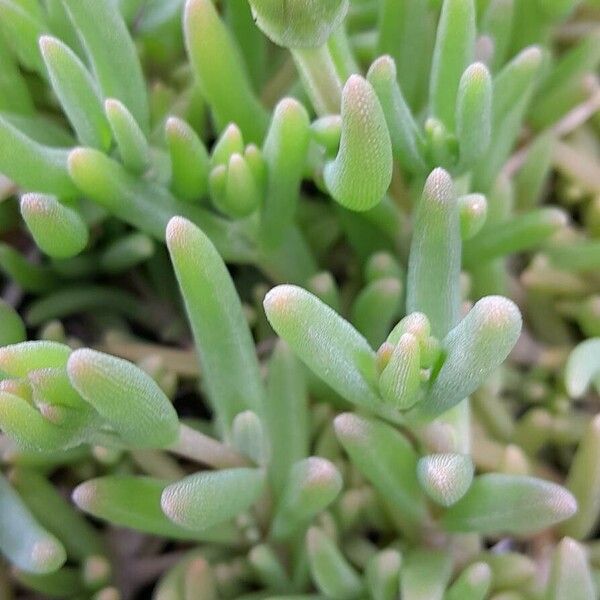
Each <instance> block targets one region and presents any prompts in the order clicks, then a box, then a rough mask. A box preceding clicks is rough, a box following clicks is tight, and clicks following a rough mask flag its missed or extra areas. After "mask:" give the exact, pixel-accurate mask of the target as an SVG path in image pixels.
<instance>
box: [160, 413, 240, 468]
mask: <svg viewBox="0 0 600 600" xmlns="http://www.w3.org/2000/svg"><path fill="white" fill-rule="evenodd" d="M167 450H169V452H173V453H174V454H177V455H178V456H183V457H185V458H189V459H190V460H194V461H196V462H200V463H202V464H205V465H208V466H209V467H214V468H215V469H227V468H231V467H245V466H248V464H249V461H248V459H247V458H245V457H244V456H242V455H241V454H238V453H237V452H236V451H235V450H233V449H231V448H229V447H228V446H226V445H225V444H223V443H221V442H219V441H218V440H215V439H213V438H211V437H209V436H207V435H204V434H203V433H200V432H199V431H197V430H195V429H192V428H191V427H188V426H187V425H184V424H183V423H182V424H180V427H179V439H178V440H177V441H176V442H175V443H174V444H173V445H171V446H169V447H168V448H167Z"/></svg>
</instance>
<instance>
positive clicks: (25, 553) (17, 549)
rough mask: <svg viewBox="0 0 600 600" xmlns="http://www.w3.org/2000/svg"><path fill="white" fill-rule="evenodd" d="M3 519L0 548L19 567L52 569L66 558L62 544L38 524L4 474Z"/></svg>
mask: <svg viewBox="0 0 600 600" xmlns="http://www.w3.org/2000/svg"><path fill="white" fill-rule="evenodd" d="M0 523H1V526H0V550H1V551H2V553H3V554H4V555H5V556H6V557H7V558H8V560H9V561H10V562H11V563H13V564H14V565H16V566H17V567H19V568H20V569H23V570H24V571H30V572H32V573H50V572H52V571H56V570H57V569H59V568H60V567H61V565H62V564H63V563H64V562H65V560H66V558H67V555H66V553H65V549H64V547H63V546H62V544H61V543H60V542H59V541H58V540H57V539H56V538H55V537H54V536H53V535H51V534H50V533H48V532H47V531H46V530H45V529H43V528H42V527H41V526H40V525H39V524H38V522H37V521H36V520H35V519H34V518H33V516H32V515H31V513H30V512H29V510H27V508H26V507H25V505H24V504H23V502H22V501H21V499H20V498H19V496H18V495H17V494H16V492H15V491H14V490H13V489H12V488H11V486H10V485H9V484H8V482H7V481H6V479H5V478H4V476H2V475H0Z"/></svg>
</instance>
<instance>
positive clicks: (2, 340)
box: [0, 300, 27, 346]
mask: <svg viewBox="0 0 600 600" xmlns="http://www.w3.org/2000/svg"><path fill="white" fill-rule="evenodd" d="M26 339H27V332H26V331H25V323H23V319H21V317H20V316H19V313H18V312H17V311H16V310H15V309H14V308H13V307H12V306H11V305H10V304H8V302H6V301H4V300H0V346H9V345H11V344H18V343H20V342H24V341H25V340H26Z"/></svg>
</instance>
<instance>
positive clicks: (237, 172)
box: [218, 153, 261, 219]
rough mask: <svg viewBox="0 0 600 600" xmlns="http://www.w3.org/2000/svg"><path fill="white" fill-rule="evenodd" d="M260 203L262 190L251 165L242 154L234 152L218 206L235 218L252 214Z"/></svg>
mask: <svg viewBox="0 0 600 600" xmlns="http://www.w3.org/2000/svg"><path fill="white" fill-rule="evenodd" d="M260 203H261V194H260V190H259V188H258V185H257V181H256V180H255V179H254V175H253V173H252V170H251V169H250V166H249V165H248V163H247V162H246V159H245V158H244V157H243V156H242V155H241V154H237V153H236V154H232V155H231V158H230V159H229V164H228V165H227V178H226V181H225V188H224V190H223V197H222V198H221V200H220V202H219V204H218V208H219V209H220V210H222V212H224V213H225V214H226V215H228V216H230V217H232V218H234V219H241V218H244V217H248V216H249V215H251V214H252V213H253V212H254V211H255V210H256V209H257V208H258V207H259V205H260Z"/></svg>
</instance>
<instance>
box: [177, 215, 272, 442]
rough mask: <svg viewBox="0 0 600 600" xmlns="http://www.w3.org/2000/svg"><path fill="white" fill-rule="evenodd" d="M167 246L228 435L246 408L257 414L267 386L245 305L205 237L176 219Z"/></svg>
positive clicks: (214, 398)
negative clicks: (246, 315) (246, 317)
mask: <svg viewBox="0 0 600 600" xmlns="http://www.w3.org/2000/svg"><path fill="white" fill-rule="evenodd" d="M167 246H168V248H169V252H170V255H171V261H172V262H173V266H174V268H175V273H176V274H177V279H178V281H179V286H180V288H181V290H182V293H183V297H184V299H185V303H186V308H187V311H188V315H189V318H190V321H191V324H192V330H193V332H194V335H195V339H196V343H197V344H198V347H199V350H200V361H201V363H202V368H203V370H204V373H205V378H206V384H207V386H208V391H209V395H210V397H211V401H212V403H213V407H214V410H215V411H216V412H217V415H218V418H219V421H220V426H221V427H222V428H223V430H224V431H227V430H228V429H229V427H230V426H231V422H232V421H233V418H234V417H235V415H236V414H237V413H238V412H241V411H242V410H244V409H246V408H250V409H258V408H259V407H260V406H261V403H262V398H263V394H264V391H263V386H262V382H261V380H260V374H259V370H258V361H257V360H256V355H255V353H254V346H253V344H252V339H251V336H250V331H249V329H248V325H247V324H246V322H245V319H244V315H243V313H242V306H241V303H240V301H239V299H238V297H237V295H236V293H235V288H234V286H233V283H232V281H231V278H230V276H229V274H228V272H227V269H226V267H225V264H224V263H223V261H222V259H221V257H220V256H219V254H218V253H217V251H216V249H215V248H214V246H213V245H212V244H211V243H210V241H209V240H208V238H207V237H206V236H205V235H204V233H203V232H202V231H201V230H200V229H198V228H197V227H195V226H194V225H192V223H190V222H189V221H186V220H185V219H182V218H179V217H176V218H174V219H172V220H171V221H170V222H169V225H168V228H167Z"/></svg>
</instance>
